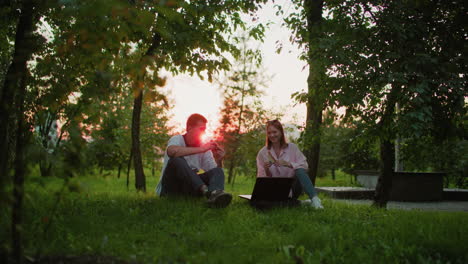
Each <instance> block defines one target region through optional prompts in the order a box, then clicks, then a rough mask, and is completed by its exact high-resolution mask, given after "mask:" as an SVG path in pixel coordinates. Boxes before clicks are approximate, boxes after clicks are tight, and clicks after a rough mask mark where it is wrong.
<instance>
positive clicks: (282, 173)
mask: <svg viewBox="0 0 468 264" xmlns="http://www.w3.org/2000/svg"><path fill="white" fill-rule="evenodd" d="M270 155H271V157H270ZM272 158H273V159H274V160H278V161H286V162H289V163H291V165H292V168H289V167H285V166H275V165H274V164H273V165H271V167H270V168H269V170H270V172H271V176H272V177H293V176H294V170H296V169H299V168H303V169H306V170H308V169H309V167H308V165H307V160H306V157H305V156H304V154H302V152H301V151H300V150H299V148H298V147H297V145H296V144H294V143H288V146H287V147H286V148H284V149H282V150H281V152H280V154H279V156H277V155H276V153H275V151H274V150H273V148H271V149H268V148H267V147H266V146H264V147H263V148H262V149H261V150H260V151H259V152H258V154H257V177H268V176H267V174H266V172H265V167H264V165H265V163H267V162H268V161H269V160H270V161H272Z"/></svg>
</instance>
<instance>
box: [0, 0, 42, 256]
mask: <svg viewBox="0 0 468 264" xmlns="http://www.w3.org/2000/svg"><path fill="white" fill-rule="evenodd" d="M39 8H40V6H39V5H38V3H36V2H33V1H22V2H21V3H20V12H21V14H20V16H19V20H18V25H17V29H16V34H15V42H14V53H13V58H12V62H11V64H10V66H9V67H8V71H7V73H6V76H5V82H4V84H3V88H2V91H1V97H0V107H1V108H0V148H1V149H2V154H1V156H0V174H1V176H0V177H8V175H9V174H10V169H14V175H13V206H12V221H11V225H12V226H11V229H12V233H11V234H12V260H13V262H15V263H21V262H22V257H23V252H22V251H23V248H22V236H21V225H22V209H23V197H24V194H23V191H24V190H23V184H24V176H25V160H24V156H25V154H24V149H25V145H26V138H27V134H28V133H29V131H30V129H29V128H28V125H27V120H26V116H25V114H24V107H25V105H24V103H25V102H24V101H25V97H26V86H27V78H28V74H29V72H28V69H27V62H28V60H29V59H30V58H31V55H32V54H33V53H34V50H35V47H37V42H38V38H37V36H36V35H35V34H34V33H33V32H34V30H35V25H36V22H37V21H38V19H39V15H38V13H37V12H38V9H39ZM12 102H13V103H12ZM14 124H16V127H15V128H14V129H13V125H14ZM13 131H15V134H13V133H12V132H13ZM12 139H14V141H15V151H14V152H13V153H14V154H15V155H14V157H15V158H14V166H13V168H11V167H10V164H9V158H8V157H9V154H10V144H9V143H10V140H12ZM12 141H13V140H12Z"/></svg>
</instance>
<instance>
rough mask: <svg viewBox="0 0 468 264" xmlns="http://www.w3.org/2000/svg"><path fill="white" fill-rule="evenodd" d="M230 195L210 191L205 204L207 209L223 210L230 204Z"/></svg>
mask: <svg viewBox="0 0 468 264" xmlns="http://www.w3.org/2000/svg"><path fill="white" fill-rule="evenodd" d="M231 200H232V195H231V194H230V193H225V192H224V191H223V190H215V191H212V192H211V194H210V197H208V201H207V204H208V206H209V207H215V208H224V207H226V206H228V205H229V204H230V203H231Z"/></svg>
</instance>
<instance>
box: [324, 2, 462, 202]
mask: <svg viewBox="0 0 468 264" xmlns="http://www.w3.org/2000/svg"><path fill="white" fill-rule="evenodd" d="M326 8H328V10H329V17H328V22H329V24H330V27H327V30H328V31H327V36H329V38H324V39H323V41H322V45H323V46H324V47H326V48H325V49H323V51H324V53H325V54H324V56H326V57H327V58H329V61H330V62H329V66H328V68H329V69H330V70H332V71H333V73H330V74H332V75H333V76H332V77H333V78H330V79H329V85H330V87H331V88H332V89H333V90H332V93H331V95H332V96H333V97H332V100H334V101H335V102H336V103H337V104H338V105H339V106H345V107H347V114H346V117H347V118H348V119H354V118H356V117H357V118H359V119H360V120H361V121H362V124H364V125H365V127H366V130H365V131H366V132H367V133H368V135H369V136H374V137H376V138H378V139H379V141H380V153H381V154H380V155H381V157H380V159H381V166H382V168H381V176H380V178H379V183H378V186H377V190H376V200H375V204H376V205H378V206H385V205H386V202H387V200H388V195H389V191H390V188H391V179H392V175H393V164H394V162H393V142H394V140H395V138H396V135H397V134H398V135H400V136H401V137H402V138H404V139H411V138H421V137H423V136H425V135H427V136H431V137H433V138H434V139H435V143H436V144H443V142H444V140H446V139H447V138H450V137H452V136H455V135H456V134H457V133H460V129H462V128H461V120H462V118H463V116H464V113H465V111H466V110H465V108H464V103H463V101H464V99H463V98H464V94H465V92H464V90H465V88H464V87H466V77H465V76H464V75H465V73H466V62H465V57H464V56H463V55H462V54H463V50H464V44H463V43H464V42H465V39H464V37H463V36H464V35H466V29H465V27H464V26H463V17H464V12H465V10H466V3H462V2H461V1H460V2H457V1H454V2H450V3H441V2H439V1H418V2H417V3H413V2H410V1H346V3H342V2H331V1H330V2H327V6H326ZM396 103H398V104H399V105H400V106H401V111H400V112H399V113H398V115H396V111H395V104H396ZM396 117H398V118H396ZM457 131H458V132H457Z"/></svg>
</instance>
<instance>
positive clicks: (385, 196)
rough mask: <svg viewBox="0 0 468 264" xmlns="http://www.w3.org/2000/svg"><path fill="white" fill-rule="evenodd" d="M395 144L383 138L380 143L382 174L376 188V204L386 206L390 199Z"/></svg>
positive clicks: (381, 206)
mask: <svg viewBox="0 0 468 264" xmlns="http://www.w3.org/2000/svg"><path fill="white" fill-rule="evenodd" d="M393 157H394V155H393V144H392V142H391V141H390V140H382V142H381V143H380V161H381V162H380V164H381V165H380V166H381V167H380V175H379V179H378V181H377V186H376V188H375V198H374V205H375V206H377V207H380V208H386V207H387V202H388V200H389V199H390V191H391V190H392V178H393V173H394V172H393V164H394V159H393Z"/></svg>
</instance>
